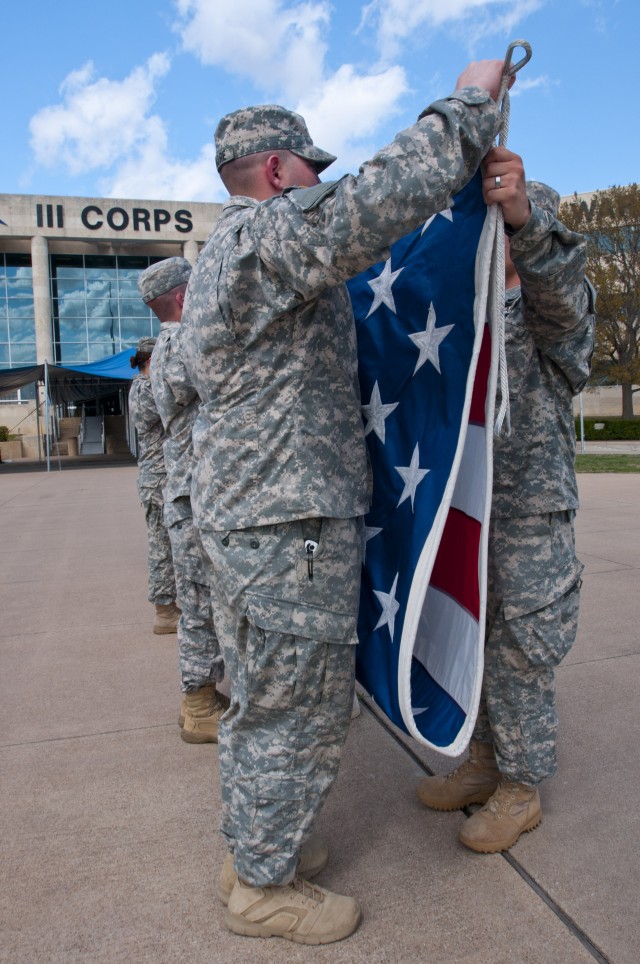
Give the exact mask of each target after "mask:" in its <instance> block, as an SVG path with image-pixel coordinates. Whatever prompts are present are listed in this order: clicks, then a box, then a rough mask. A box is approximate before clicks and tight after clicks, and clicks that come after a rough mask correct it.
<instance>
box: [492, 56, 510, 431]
mask: <svg viewBox="0 0 640 964" xmlns="http://www.w3.org/2000/svg"><path fill="white" fill-rule="evenodd" d="M509 77H510V74H509V68H508V64H507V63H506V62H505V73H504V75H503V78H502V83H501V85H500V92H499V94H498V104H499V105H500V113H501V114H502V124H501V126H500V135H499V137H498V145H499V146H500V147H506V146H507V138H508V136H509V115H510V111H511V103H510V98H509V89H508V88H509ZM496 208H497V209H498V210H497V217H496V235H495V238H494V251H495V273H494V289H493V293H494V305H495V311H496V329H497V331H496V335H497V338H498V379H499V384H500V408H499V409H498V413H497V415H496V418H495V422H494V424H493V434H494V435H495V436H496V437H497V438H500V436H503V437H505V438H508V437H509V435H511V410H510V408H509V371H508V368H507V353H506V347H505V320H504V318H505V315H504V292H505V288H504V271H505V268H504V215H503V213H502V208H501V207H500V205H499V204H496Z"/></svg>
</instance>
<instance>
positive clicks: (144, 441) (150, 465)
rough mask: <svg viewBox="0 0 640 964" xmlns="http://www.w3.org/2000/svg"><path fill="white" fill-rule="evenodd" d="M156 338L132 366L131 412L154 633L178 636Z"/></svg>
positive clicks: (145, 342) (146, 342)
mask: <svg viewBox="0 0 640 964" xmlns="http://www.w3.org/2000/svg"><path fill="white" fill-rule="evenodd" d="M155 343H156V340H155V338H141V339H140V341H139V342H138V346H137V349H136V353H135V355H132V357H131V367H132V368H137V369H138V374H137V375H135V376H134V378H133V381H132V383H131V388H130V389H129V411H130V412H131V417H132V418H133V423H134V425H135V427H136V432H137V434H138V495H139V496H140V501H141V502H142V506H143V508H144V517H145V519H146V522H147V565H148V570H149V597H148V598H149V602H151V603H153V604H154V605H155V609H156V614H155V621H154V624H153V631H154V633H158V634H161V633H175V632H176V629H177V625H178V617H179V615H180V610H179V609H178V607H177V606H176V580H175V575H174V572H173V558H172V555H171V542H170V541H169V534H168V532H167V530H166V528H165V525H164V522H163V520H162V503H163V499H162V486H163V485H164V481H165V478H166V472H165V469H164V457H163V454H162V444H163V442H164V440H165V434H164V428H163V427H162V421H161V419H160V416H159V415H158V409H157V408H156V403H155V401H154V399H153V392H152V391H151V380H150V378H149V362H150V360H151V352H152V351H153V348H154V345H155Z"/></svg>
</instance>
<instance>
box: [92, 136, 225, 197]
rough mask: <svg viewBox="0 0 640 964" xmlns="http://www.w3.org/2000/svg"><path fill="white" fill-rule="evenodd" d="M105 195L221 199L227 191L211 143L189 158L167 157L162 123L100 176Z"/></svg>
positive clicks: (101, 187)
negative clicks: (113, 168)
mask: <svg viewBox="0 0 640 964" xmlns="http://www.w3.org/2000/svg"><path fill="white" fill-rule="evenodd" d="M100 189H101V192H102V194H103V195H104V196H105V197H121V198H140V199H144V198H159V199H161V200H163V201H185V200H186V201H221V200H226V197H227V192H226V191H225V190H224V188H223V186H222V182H221V181H220V178H219V177H218V173H217V171H216V165H215V151H214V147H213V144H212V143H210V144H205V145H204V146H203V148H202V149H201V151H200V153H199V155H198V157H196V159H195V160H193V161H180V160H175V159H173V158H171V156H170V152H169V150H168V146H167V134H166V130H165V128H164V125H161V124H159V125H157V126H156V128H155V130H153V131H151V130H149V136H148V137H147V139H146V140H145V142H144V143H143V144H141V145H140V146H139V147H138V148H137V150H136V151H135V152H134V153H133V154H131V155H129V156H128V157H126V158H125V159H124V160H123V161H122V162H121V163H120V164H119V165H118V166H117V168H116V170H115V172H114V173H113V174H112V175H109V176H108V177H106V178H103V180H102V181H101V184H100Z"/></svg>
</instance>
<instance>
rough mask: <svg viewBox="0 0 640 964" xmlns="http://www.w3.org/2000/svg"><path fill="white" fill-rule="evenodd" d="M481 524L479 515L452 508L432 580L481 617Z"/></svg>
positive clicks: (436, 587)
mask: <svg viewBox="0 0 640 964" xmlns="http://www.w3.org/2000/svg"><path fill="white" fill-rule="evenodd" d="M481 530H482V526H481V524H480V522H478V520H477V519H472V518H471V516H468V515H465V513H464V512H460V510H459V509H454V508H451V509H449V513H448V515H447V521H446V523H445V526H444V532H443V533H442V540H441V542H440V546H439V547H438V554H437V555H436V561H435V563H434V566H433V572H432V574H431V579H430V580H429V584H430V585H431V586H433V587H434V588H435V589H439V590H440V591H441V592H445V593H447V595H448V596H451V597H452V599H455V600H456V602H457V603H459V604H460V605H461V606H464V608H465V609H466V610H467V612H469V613H471V615H472V616H473V617H474V619H479V618H480V584H479V580H478V556H479V553H480V533H481Z"/></svg>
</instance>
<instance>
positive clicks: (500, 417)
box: [493, 40, 531, 438]
mask: <svg viewBox="0 0 640 964" xmlns="http://www.w3.org/2000/svg"><path fill="white" fill-rule="evenodd" d="M516 47H522V48H523V49H524V52H525V55H524V57H523V58H522V59H521V60H519V61H518V63H517V64H513V65H512V63H511V57H512V55H513V51H514V50H515V48H516ZM530 60H531V46H530V44H529V43H527V41H526V40H514V41H513V42H512V43H510V44H509V47H508V48H507V55H506V57H505V59H504V73H503V75H502V83H501V84H500V90H499V92H498V104H499V106H500V113H501V114H502V124H501V125H500V134H499V136H498V146H499V147H506V146H507V138H508V137H509V117H510V113H511V101H510V98H509V81H510V80H511V78H512V77H513V76H514V75H515V74H516V73H517V72H518V71H519V70H520V69H521V67H524V65H525V64H526V63H528V62H529V61H530ZM496 208H497V217H496V235H495V238H494V252H495V257H494V263H495V269H496V270H495V274H494V287H493V294H494V306H495V325H496V329H497V332H496V334H497V338H498V378H499V380H500V396H501V397H500V408H499V409H498V414H497V415H496V419H495V422H494V426H493V434H494V435H495V436H497V437H498V438H499V437H500V436H501V435H502V436H505V437H508V436H509V435H511V412H510V409H509V372H508V370H507V354H506V350H505V309H504V292H505V288H504V215H503V213H502V208H501V207H500V205H499V204H496Z"/></svg>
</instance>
